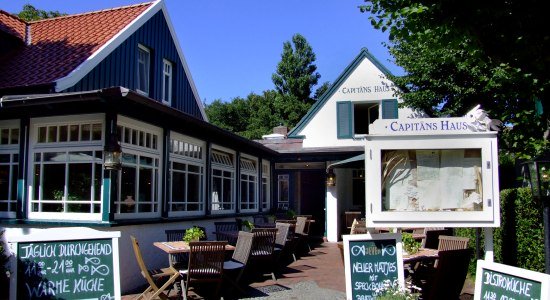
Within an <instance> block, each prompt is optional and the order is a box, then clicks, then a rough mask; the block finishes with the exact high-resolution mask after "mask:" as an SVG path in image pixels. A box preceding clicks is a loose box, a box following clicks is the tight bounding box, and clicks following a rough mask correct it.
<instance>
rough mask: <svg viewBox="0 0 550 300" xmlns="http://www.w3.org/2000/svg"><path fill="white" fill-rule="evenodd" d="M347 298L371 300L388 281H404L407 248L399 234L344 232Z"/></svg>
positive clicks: (400, 282)
mask: <svg viewBox="0 0 550 300" xmlns="http://www.w3.org/2000/svg"><path fill="white" fill-rule="evenodd" d="M343 237H344V269H345V273H346V298H347V299H355V300H356V299H359V300H370V299H374V296H375V294H376V291H377V290H379V289H381V288H382V287H383V285H384V281H386V280H390V281H392V282H393V281H395V280H397V281H398V282H399V284H401V285H402V284H403V278H404V276H403V250H402V246H401V235H399V234H393V233H392V234H355V235H344V236H343Z"/></svg>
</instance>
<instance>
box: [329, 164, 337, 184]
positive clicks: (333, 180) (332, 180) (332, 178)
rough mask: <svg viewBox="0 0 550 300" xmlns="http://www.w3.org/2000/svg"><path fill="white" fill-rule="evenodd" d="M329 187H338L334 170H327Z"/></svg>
mask: <svg viewBox="0 0 550 300" xmlns="http://www.w3.org/2000/svg"><path fill="white" fill-rule="evenodd" d="M327 186H336V174H334V171H333V170H332V168H330V169H327Z"/></svg>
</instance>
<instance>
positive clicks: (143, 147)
mask: <svg viewBox="0 0 550 300" xmlns="http://www.w3.org/2000/svg"><path fill="white" fill-rule="evenodd" d="M117 126H119V129H120V128H129V129H131V130H132V132H136V134H135V136H137V137H138V141H137V142H135V143H134V140H133V139H132V140H131V141H132V143H127V142H125V141H126V139H124V134H125V133H121V132H120V130H119V135H122V136H121V143H120V144H121V146H122V153H123V156H124V154H125V153H126V154H131V155H137V156H138V157H137V160H136V164H132V165H131V166H132V167H134V166H135V167H136V169H137V170H139V167H140V166H141V165H140V162H139V157H141V156H143V157H148V158H151V159H153V166H152V167H149V166H147V167H146V168H151V169H153V174H154V176H153V182H152V185H153V186H152V188H153V193H154V194H153V195H152V197H154V199H153V201H152V202H145V204H149V203H150V204H151V205H152V206H153V208H155V209H152V211H147V212H125V213H121V212H120V211H121V206H123V205H128V206H131V205H134V207H136V205H140V203H139V202H140V199H139V197H135V195H132V196H133V198H132V200H133V203H129V202H128V201H126V200H127V198H128V197H126V196H125V195H121V193H122V187H121V184H122V180H121V179H122V172H123V171H124V166H125V163H124V161H123V163H122V169H123V170H122V171H121V172H119V180H118V185H119V186H118V193H119V194H118V197H116V199H114V200H113V201H114V203H115V219H121V220H122V219H140V218H157V217H160V216H161V212H162V201H161V199H162V189H161V182H162V174H163V171H162V164H161V162H162V153H163V152H162V142H161V141H162V129H161V128H159V127H156V126H153V125H151V124H148V123H144V122H140V121H137V120H134V119H131V118H128V117H125V116H120V115H119V116H118V120H117ZM142 133H143V134H142ZM148 134H149V135H148ZM132 136H134V134H132ZM142 136H144V137H149V136H150V138H151V139H153V140H156V143H153V142H151V143H146V142H141V137H142ZM155 137H156V138H155ZM148 144H149V146H150V147H147V145H148ZM155 146H156V147H155ZM155 163H156V164H155ZM155 172H156V174H155ZM136 174H138V175H137V176H139V173H136ZM134 189H135V191H139V178H136V186H135V187H134ZM123 196H125V197H123ZM136 198H137V199H136Z"/></svg>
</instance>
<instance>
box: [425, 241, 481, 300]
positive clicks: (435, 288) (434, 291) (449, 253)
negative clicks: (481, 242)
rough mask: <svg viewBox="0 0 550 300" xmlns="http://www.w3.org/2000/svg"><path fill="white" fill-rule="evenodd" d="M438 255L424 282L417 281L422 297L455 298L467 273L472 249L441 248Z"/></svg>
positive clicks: (432, 298)
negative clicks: (435, 265) (434, 265)
mask: <svg viewBox="0 0 550 300" xmlns="http://www.w3.org/2000/svg"><path fill="white" fill-rule="evenodd" d="M438 255H439V259H438V260H439V262H438V264H437V267H436V268H435V270H434V272H432V273H431V274H430V275H429V276H428V277H427V278H426V279H425V281H424V282H421V283H417V284H420V287H421V288H422V299H426V300H436V299H449V300H457V299H458V298H459V296H460V292H461V291H462V288H463V286H464V280H465V279H466V274H467V273H468V265H469V264H470V258H471V256H472V249H458V250H443V251H439V254H438Z"/></svg>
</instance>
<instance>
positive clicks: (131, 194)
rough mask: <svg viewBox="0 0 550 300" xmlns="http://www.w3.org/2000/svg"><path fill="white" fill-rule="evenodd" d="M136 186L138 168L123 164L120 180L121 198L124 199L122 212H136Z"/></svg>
mask: <svg viewBox="0 0 550 300" xmlns="http://www.w3.org/2000/svg"><path fill="white" fill-rule="evenodd" d="M135 187H136V168H134V167H126V166H123V167H122V174H121V180H120V198H121V201H122V204H121V206H120V212H121V213H126V212H134V210H135V204H136V201H135V192H136V188H135Z"/></svg>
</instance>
